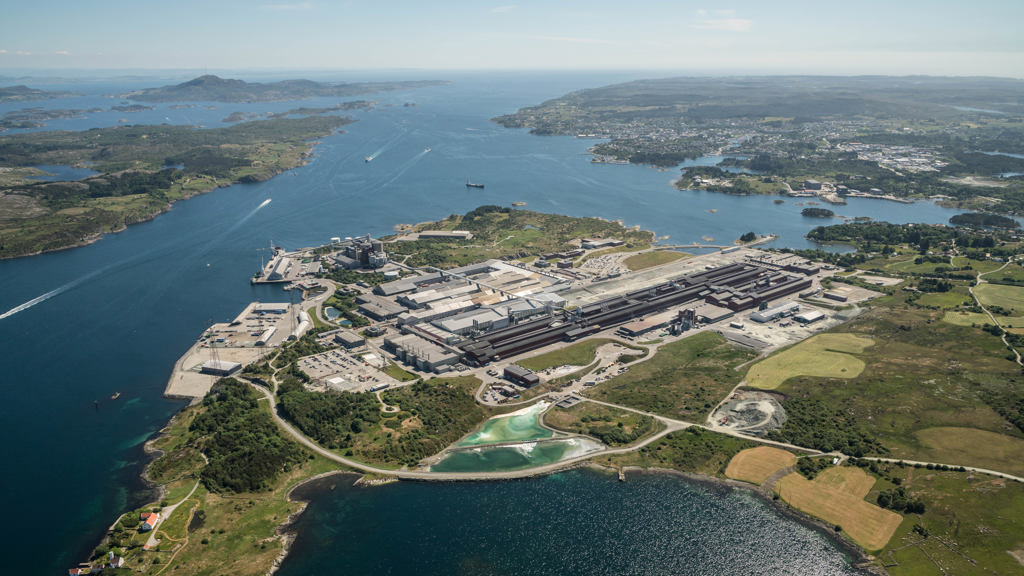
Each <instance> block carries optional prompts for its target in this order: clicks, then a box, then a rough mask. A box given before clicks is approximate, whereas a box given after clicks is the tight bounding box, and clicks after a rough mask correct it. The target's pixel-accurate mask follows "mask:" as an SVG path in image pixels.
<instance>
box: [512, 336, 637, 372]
mask: <svg viewBox="0 0 1024 576" xmlns="http://www.w3.org/2000/svg"><path fill="white" fill-rule="evenodd" d="M611 342H617V340H612V339H611V338H594V339H591V340H583V341H581V342H576V343H575V344H572V345H570V346H566V347H565V348H560V349H558V350H553V351H551V352H546V353H544V354H540V355H537V356H533V357H530V358H523V359H522V360H518V361H516V364H519V365H520V366H522V367H523V368H526V369H527V370H533V371H534V372H540V371H541V370H547V369H548V368H555V367H556V366H586V365H588V364H590V363H591V362H593V361H594V358H595V355H596V352H595V350H597V349H598V347H600V346H602V345H604V344H609V343H611ZM619 343H620V344H622V343H621V342H619ZM623 345H625V344H623Z"/></svg>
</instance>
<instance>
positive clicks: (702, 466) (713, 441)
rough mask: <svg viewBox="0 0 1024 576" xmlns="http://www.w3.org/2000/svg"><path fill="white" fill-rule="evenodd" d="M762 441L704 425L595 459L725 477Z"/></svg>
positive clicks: (618, 464)
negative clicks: (735, 462) (744, 453)
mask: <svg viewBox="0 0 1024 576" xmlns="http://www.w3.org/2000/svg"><path fill="white" fill-rule="evenodd" d="M755 446H758V444H756V443H754V442H752V441H750V440H743V439H740V438H734V437H732V436H726V435H725V434H718V433H715V432H708V431H707V430H704V429H702V428H696V427H693V428H687V429H686V430H682V431H679V432H673V433H671V434H669V435H667V436H665V437H664V438H661V439H659V440H658V441H656V442H652V443H650V444H648V445H647V446H644V447H643V448H641V449H640V450H638V451H636V452H629V453H627V454H621V455H618V456H611V457H608V456H604V457H601V456H598V457H597V458H594V462H596V463H598V464H606V465H609V466H617V467H618V466H640V467H642V468H674V469H676V470H682V471H683V472H694V473H697V474H707V475H710V476H720V477H721V476H724V474H725V468H726V466H728V464H729V460H731V459H732V457H733V456H735V455H736V454H737V453H739V452H740V451H741V450H745V449H747V448H753V447H755Z"/></svg>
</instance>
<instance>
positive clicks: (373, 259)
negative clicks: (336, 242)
mask: <svg viewBox="0 0 1024 576" xmlns="http://www.w3.org/2000/svg"><path fill="white" fill-rule="evenodd" d="M334 261H335V263H336V264H338V265H339V266H342V267H345V268H352V267H353V266H354V262H358V263H359V264H358V266H356V267H357V268H380V267H381V266H384V265H385V264H387V263H388V255H387V252H384V243H383V242H381V241H380V240H376V239H374V238H371V237H370V235H369V234H367V235H366V236H359V237H357V238H345V241H344V242H342V243H341V255H340V257H338V256H335V257H334Z"/></svg>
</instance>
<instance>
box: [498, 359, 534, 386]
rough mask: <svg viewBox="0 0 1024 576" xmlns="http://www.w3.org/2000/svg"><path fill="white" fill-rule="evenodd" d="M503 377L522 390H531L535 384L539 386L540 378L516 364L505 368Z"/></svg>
mask: <svg viewBox="0 0 1024 576" xmlns="http://www.w3.org/2000/svg"><path fill="white" fill-rule="evenodd" d="M504 375H505V378H508V379H509V380H511V381H513V382H515V383H516V384H519V385H520V386H522V387H524V388H533V387H534V386H536V385H537V384H540V376H537V375H536V374H534V373H533V372H531V371H530V370H527V369H526V368H523V367H522V366H518V365H516V364H510V365H508V366H506V367H505V371H504Z"/></svg>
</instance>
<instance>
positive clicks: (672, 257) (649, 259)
mask: <svg viewBox="0 0 1024 576" xmlns="http://www.w3.org/2000/svg"><path fill="white" fill-rule="evenodd" d="M687 257H690V255H689V254H684V253H682V252H674V251H672V250H652V251H650V252H644V253H642V254H634V255H633V256H630V257H629V258H626V259H625V260H623V261H622V263H623V264H625V265H626V267H627V268H629V269H630V270H633V271H636V270H643V269H644V268H651V267H653V266H659V265H661V264H668V263H669V262H675V261H676V260H679V259H682V258H687Z"/></svg>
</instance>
